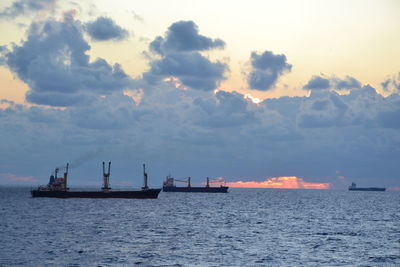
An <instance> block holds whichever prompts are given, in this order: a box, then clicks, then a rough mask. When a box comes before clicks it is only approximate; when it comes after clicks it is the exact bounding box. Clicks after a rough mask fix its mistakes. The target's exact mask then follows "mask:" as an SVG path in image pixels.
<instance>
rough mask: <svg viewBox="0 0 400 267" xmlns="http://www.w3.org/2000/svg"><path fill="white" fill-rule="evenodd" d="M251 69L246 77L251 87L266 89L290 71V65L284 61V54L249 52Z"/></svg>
mask: <svg viewBox="0 0 400 267" xmlns="http://www.w3.org/2000/svg"><path fill="white" fill-rule="evenodd" d="M251 66H252V71H251V72H250V74H249V76H248V77H247V82H248V84H249V86H250V88H251V89H256V90H261V91H266V90H270V89H272V88H273V87H274V86H275V83H276V82H277V81H278V79H279V77H280V76H281V75H282V74H283V73H285V72H290V71H291V69H292V65H290V64H288V63H287V62H286V56H285V55H283V54H282V55H275V54H274V53H272V52H271V51H265V52H264V53H262V54H258V53H257V52H252V53H251Z"/></svg>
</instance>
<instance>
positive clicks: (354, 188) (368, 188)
mask: <svg viewBox="0 0 400 267" xmlns="http://www.w3.org/2000/svg"><path fill="white" fill-rule="evenodd" d="M349 190H350V191H385V190H386V188H383V187H357V185H356V184H355V183H351V185H350V186H349Z"/></svg>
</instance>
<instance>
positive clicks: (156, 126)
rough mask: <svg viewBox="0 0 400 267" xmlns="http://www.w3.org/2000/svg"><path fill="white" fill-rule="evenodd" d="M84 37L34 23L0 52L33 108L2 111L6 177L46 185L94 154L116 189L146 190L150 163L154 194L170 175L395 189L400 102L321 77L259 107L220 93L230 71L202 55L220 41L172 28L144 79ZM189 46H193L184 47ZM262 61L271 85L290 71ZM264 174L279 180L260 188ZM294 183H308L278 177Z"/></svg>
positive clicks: (267, 58) (85, 174)
mask: <svg viewBox="0 0 400 267" xmlns="http://www.w3.org/2000/svg"><path fill="white" fill-rule="evenodd" d="M83 33H84V31H83V28H82V23H81V22H80V21H77V20H75V19H74V18H73V16H72V14H70V13H68V14H66V16H65V17H64V19H63V20H61V21H57V20H54V19H47V20H46V21H42V22H34V23H32V25H31V26H30V29H29V31H28V32H27V36H26V39H25V40H23V41H22V42H21V43H20V44H16V45H13V46H9V48H8V49H7V51H6V50H2V51H3V52H2V53H3V55H4V56H3V60H4V61H3V62H4V64H5V66H6V67H8V68H9V69H10V70H11V71H12V72H13V73H14V74H15V75H16V76H17V77H18V78H19V79H21V80H22V81H23V82H25V83H26V84H27V85H28V86H29V91H28V93H27V95H26V100H27V101H28V102H29V103H33V104H36V105H34V106H31V105H22V104H17V103H14V102H12V101H9V100H1V101H0V124H1V125H2V130H1V131H0V159H2V160H1V162H0V168H1V169H2V172H3V173H13V174H17V175H18V176H23V177H25V176H33V177H35V178H36V179H38V180H39V181H41V182H46V181H47V178H48V177H47V172H49V171H52V170H53V168H54V166H59V165H60V164H64V163H65V162H68V161H69V162H71V160H72V159H76V158H82V157H84V156H85V155H86V154H87V153H88V151H89V152H90V151H96V155H94V156H93V158H95V159H99V162H101V161H103V160H104V161H106V160H111V161H112V162H113V164H114V162H115V167H114V168H113V174H112V177H113V178H114V179H115V180H116V181H118V180H119V181H131V180H132V181H134V178H136V180H138V181H139V182H138V183H139V184H138V185H139V186H141V179H140V178H137V177H140V173H141V171H140V168H141V166H140V164H141V163H143V162H145V163H147V164H148V166H149V177H150V182H151V184H153V185H160V184H161V181H162V180H163V178H164V176H165V175H166V174H168V173H170V172H173V174H174V175H176V176H177V177H179V176H181V177H187V176H192V177H193V182H196V181H204V177H207V176H222V177H226V179H227V180H228V181H238V180H239V181H242V182H243V183H247V182H252V181H256V182H257V181H258V182H260V184H261V185H263V183H266V184H268V185H271V184H279V183H281V186H285V183H286V184H293V183H294V182H296V183H297V184H296V186H298V187H301V186H303V188H307V186H308V184H310V185H312V184H328V183H330V184H332V187H333V188H335V186H338V184H336V182H335V180H337V178H336V177H337V171H340V173H341V175H343V176H346V178H347V179H348V180H349V181H354V182H357V183H359V184H360V185H363V184H368V185H370V184H371V185H374V184H376V183H377V182H379V184H383V185H385V186H391V187H395V186H397V185H398V179H399V176H398V160H397V159H398V158H399V157H400V150H399V147H400V135H399V131H398V129H399V127H400V125H399V120H398V119H397V118H398V117H399V115H400V96H399V94H396V93H393V94H391V95H390V96H387V97H385V96H383V95H380V94H378V93H377V92H376V90H375V89H374V88H372V87H371V86H369V85H365V86H361V85H360V84H361V83H360V82H358V81H356V80H355V79H353V78H351V77H345V78H342V79H339V78H337V77H329V78H326V77H322V78H323V79H326V80H328V85H329V86H328V87H326V88H325V90H324V89H322V90H320V89H315V90H313V89H312V90H311V94H310V96H304V97H280V98H276V99H265V100H264V101H262V102H260V103H258V104H255V103H254V102H252V101H251V99H250V98H249V97H246V96H245V95H243V94H241V93H239V92H225V91H219V90H215V91H214V89H215V88H217V86H218V83H219V82H220V81H221V80H222V79H224V73H225V71H227V68H228V66H227V65H225V64H223V63H220V62H218V61H211V60H210V59H208V58H207V57H205V56H204V55H203V54H202V53H205V52H207V51H208V50H210V49H216V48H222V47H223V45H222V41H219V39H218V38H216V39H212V38H209V37H206V36H203V35H200V34H199V32H198V29H197V26H196V25H195V24H194V23H193V22H190V21H189V22H177V23H176V24H175V23H174V24H172V25H171V27H170V28H169V29H168V31H167V32H166V34H165V35H164V36H163V37H157V38H155V39H154V41H155V42H156V43H157V45H155V43H153V44H151V45H150V47H149V50H152V51H153V57H152V58H151V60H150V62H149V67H150V69H149V71H148V72H146V73H144V74H143V79H141V78H138V79H133V78H132V77H130V76H129V75H128V74H126V73H125V72H124V71H123V70H122V68H121V66H120V65H118V64H115V65H110V64H109V63H108V62H107V61H106V60H105V59H101V58H98V59H90V58H89V56H88V52H89V50H90V45H89V43H88V42H87V41H86V40H85V39H84V34H83ZM183 36H191V38H193V39H194V40H190V42H189V41H188V43H185V40H186V38H185V37H183ZM172 43H173V44H175V46H173V45H172ZM153 46H154V47H153ZM267 52H268V51H267ZM267 52H264V53H262V54H256V53H255V54H254V56H253V59H254V60H253V63H252V64H253V69H255V70H260V71H261V72H266V73H272V74H273V73H275V74H273V75H272V74H271V75H272V76H271V77H272V79H269V80H268V81H269V84H273V83H275V82H276V81H277V79H278V78H279V76H280V75H281V74H282V73H284V72H287V71H289V70H290V69H291V65H290V64H288V63H287V62H286V57H285V56H283V55H275V54H274V53H272V52H268V53H267ZM268 75H269V74H268ZM274 75H275V76H274ZM171 76H172V78H171ZM275 78H276V79H275ZM271 81H272V83H271ZM178 82H179V83H181V85H182V86H183V87H185V88H184V89H185V90H182V89H183V88H182V86H177V83H178ZM263 84H264V87H263V88H267V87H266V86H265V85H266V84H267V83H263ZM270 86H272V85H270ZM311 87H313V86H311ZM315 88H317V86H316V87H315ZM330 89H340V90H342V89H343V90H348V91H349V93H348V94H346V95H342V94H339V93H337V92H336V91H335V90H330ZM58 107H63V108H58ZM82 155H83V156H82ZM90 155H92V154H90ZM136 163H137V165H138V166H136V165H135V164H136ZM98 168H99V164H98V162H95V161H90V162H87V163H86V165H85V166H84V167H77V168H75V169H74V170H71V179H70V180H71V182H72V183H76V182H77V181H85V182H88V181H97V179H101V177H97V176H96V175H94V174H93V173H94V172H96V170H97V169H98ZM3 170H4V171H3ZM265 176H268V177H278V178H275V180H271V181H269V182H268V181H267V182H265V181H259V179H260V178H259V177H265ZM294 176H295V177H303V179H304V180H301V179H300V178H297V179H294V178H290V179H288V180H282V179H281V178H279V177H294ZM243 177H248V178H247V179H244V178H243ZM260 184H258V185H260ZM341 186H342V187H343V185H342V184H341Z"/></svg>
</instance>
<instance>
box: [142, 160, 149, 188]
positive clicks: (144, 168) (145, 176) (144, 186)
mask: <svg viewBox="0 0 400 267" xmlns="http://www.w3.org/2000/svg"><path fill="white" fill-rule="evenodd" d="M143 184H144V185H143V187H142V189H143V190H147V189H149V187H148V186H147V172H146V164H143Z"/></svg>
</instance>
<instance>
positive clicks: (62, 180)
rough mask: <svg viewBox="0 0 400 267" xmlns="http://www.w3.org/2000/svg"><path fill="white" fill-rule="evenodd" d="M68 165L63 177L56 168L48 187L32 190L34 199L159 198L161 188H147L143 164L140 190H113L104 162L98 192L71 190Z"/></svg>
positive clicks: (109, 164) (109, 165)
mask: <svg viewBox="0 0 400 267" xmlns="http://www.w3.org/2000/svg"><path fill="white" fill-rule="evenodd" d="M68 165H69V164H67V166H66V171H65V172H64V176H63V177H57V174H58V172H59V169H58V168H56V169H55V171H54V175H53V174H52V175H51V176H50V181H49V183H48V184H47V185H46V186H39V187H38V188H37V189H34V190H31V194H32V197H53V198H157V197H158V194H159V193H160V191H161V188H157V189H152V188H149V187H148V186H147V173H146V166H145V164H143V180H144V185H143V187H142V188H141V189H140V190H111V187H110V183H109V182H110V181H109V179H110V167H111V162H109V163H108V171H107V172H106V171H105V163H104V162H103V187H102V188H101V190H98V191H77V190H76V191H74V190H69V188H68V186H67V181H68Z"/></svg>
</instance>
